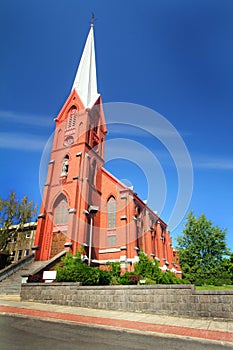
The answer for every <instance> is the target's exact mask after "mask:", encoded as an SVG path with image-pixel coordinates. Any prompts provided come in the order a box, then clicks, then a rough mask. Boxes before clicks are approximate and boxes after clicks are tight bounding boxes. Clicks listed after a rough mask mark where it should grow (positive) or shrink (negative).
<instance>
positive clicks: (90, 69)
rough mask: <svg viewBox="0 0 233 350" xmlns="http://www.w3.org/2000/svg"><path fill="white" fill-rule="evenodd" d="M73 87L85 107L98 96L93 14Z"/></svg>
mask: <svg viewBox="0 0 233 350" xmlns="http://www.w3.org/2000/svg"><path fill="white" fill-rule="evenodd" d="M73 89H76V91H77V93H78V95H79V97H80V98H81V100H82V102H83V104H84V106H85V108H91V107H92V106H93V105H94V103H95V102H96V100H97V98H98V97H99V94H98V92H97V78H96V62H95V44H94V16H93V15H92V21H91V28H90V31H89V34H88V37H87V40H86V44H85V47H84V50H83V54H82V57H81V60H80V63H79V66H78V70H77V73H76V77H75V80H74V84H73V87H72V90H73Z"/></svg>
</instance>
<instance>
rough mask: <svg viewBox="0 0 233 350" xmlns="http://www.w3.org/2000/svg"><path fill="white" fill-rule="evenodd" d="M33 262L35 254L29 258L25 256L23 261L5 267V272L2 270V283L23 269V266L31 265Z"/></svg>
mask: <svg viewBox="0 0 233 350" xmlns="http://www.w3.org/2000/svg"><path fill="white" fill-rule="evenodd" d="M33 260H34V254H30V255H28V256H25V257H24V258H22V259H21V260H19V261H17V262H15V263H13V264H11V265H9V266H7V267H5V268H4V269H3V270H0V282H1V281H3V280H4V279H6V278H7V277H9V276H11V275H13V273H15V272H16V271H18V270H19V269H21V267H22V266H24V265H26V264H29V263H30V262H32V261H33Z"/></svg>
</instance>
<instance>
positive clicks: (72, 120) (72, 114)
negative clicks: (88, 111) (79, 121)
mask: <svg viewBox="0 0 233 350" xmlns="http://www.w3.org/2000/svg"><path fill="white" fill-rule="evenodd" d="M76 117H77V108H76V107H75V106H72V107H71V109H70V110H69V118H68V122H67V129H73V128H75V126H76Z"/></svg>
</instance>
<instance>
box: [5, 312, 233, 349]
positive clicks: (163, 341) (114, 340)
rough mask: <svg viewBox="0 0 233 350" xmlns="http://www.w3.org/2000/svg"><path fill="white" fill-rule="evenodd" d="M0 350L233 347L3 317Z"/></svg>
mask: <svg viewBox="0 0 233 350" xmlns="http://www.w3.org/2000/svg"><path fill="white" fill-rule="evenodd" d="M0 349H3V350H4V349H11V350H15V349H25V350H27V349H33V350H60V349H62V350H63V349H64V350H69V349H72V350H73V349H78V350H119V349H121V350H132V349H133V350H139V349H140V350H150V349H151V350H152V349H153V350H165V349H166V350H187V349H188V350H207V349H208V350H221V349H224V350H228V349H229V350H230V349H231V350H232V349H233V347H228V346H221V345H218V344H217V345H215V344H204V343H202V342H200V341H198V342H196V341H192V340H183V339H180V338H177V339H174V338H164V337H159V336H151V335H148V334H147V335H143V334H135V333H129V332H125V331H114V330H113V331H112V330H106V329H103V328H96V327H91V326H90V327H88V326H83V325H77V324H76V325H72V324H67V323H57V322H49V321H42V320H36V319H29V318H21V317H15V316H5V315H3V316H0Z"/></svg>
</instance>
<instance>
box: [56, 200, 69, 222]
mask: <svg viewBox="0 0 233 350" xmlns="http://www.w3.org/2000/svg"><path fill="white" fill-rule="evenodd" d="M54 209H55V210H54V211H55V213H54V217H55V224H56V225H59V224H67V222H68V215H69V213H68V203H67V200H66V198H65V197H62V198H61V199H60V201H58V203H57V205H56V206H55V208H54Z"/></svg>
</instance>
